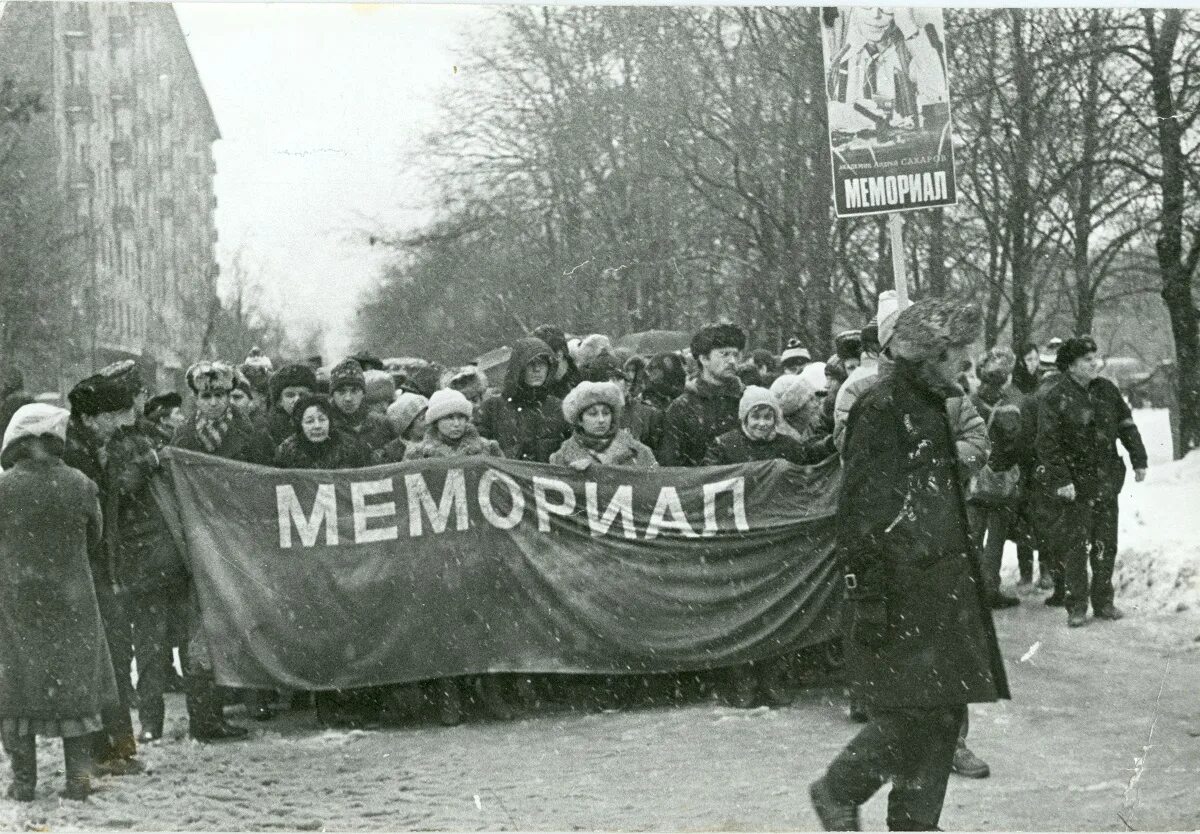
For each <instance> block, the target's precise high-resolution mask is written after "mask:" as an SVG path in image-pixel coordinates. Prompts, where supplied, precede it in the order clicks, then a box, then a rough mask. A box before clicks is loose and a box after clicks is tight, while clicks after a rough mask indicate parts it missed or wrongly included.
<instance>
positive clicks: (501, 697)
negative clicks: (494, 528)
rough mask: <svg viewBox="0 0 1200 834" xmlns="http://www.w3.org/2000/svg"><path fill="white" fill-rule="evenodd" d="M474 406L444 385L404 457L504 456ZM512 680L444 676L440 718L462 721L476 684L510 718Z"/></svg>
mask: <svg viewBox="0 0 1200 834" xmlns="http://www.w3.org/2000/svg"><path fill="white" fill-rule="evenodd" d="M474 413H475V406H474V405H472V403H471V401H470V400H468V399H467V398H466V396H464V395H463V393H462V392H461V391H456V390H454V389H453V388H443V389H442V390H440V391H435V392H434V394H433V396H432V397H430V398H429V407H428V409H427V410H426V413H425V436H424V437H423V438H422V439H421V440H420V441H419V442H417V443H413V444H410V445H409V447H408V451H407V452H406V453H405V455H404V460H405V461H412V460H433V459H439V460H444V459H458V458H465V457H490V458H502V457H504V453H503V452H501V451H500V444H498V443H497V442H496V441H495V440H488V439H487V438H484V437H481V436H480V434H479V430H478V429H477V428H475V425H474V423H473V422H472V420H471V418H472V417H473V416H474ZM511 682H512V676H509V675H483V676H480V677H478V678H475V679H469V678H443V679H442V680H439V681H436V682H435V684H436V687H435V690H436V691H435V697H436V700H437V709H438V719H439V720H440V721H441V723H442V724H444V725H445V726H447V727H453V726H455V725H457V724H460V723H462V719H463V693H464V690H465V689H467V688H477V689H478V691H479V695H480V698H481V700H482V703H483V705H484V708H485V709H486V710H487V712H488V714H490V715H491V716H492V717H493V718H496V719H499V720H500V721H510V720H512V719H513V718H514V717H515V712H514V710H513V707H512V705H511V704H510V703H509V701H508V698H507V697H506V696H505V693H504V690H505V688H506V686H508V685H509V684H510V683H511Z"/></svg>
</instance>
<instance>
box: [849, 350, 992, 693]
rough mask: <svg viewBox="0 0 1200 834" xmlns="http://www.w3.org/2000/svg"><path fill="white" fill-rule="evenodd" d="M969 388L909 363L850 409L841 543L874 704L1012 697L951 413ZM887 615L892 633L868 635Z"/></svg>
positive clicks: (853, 639) (860, 685)
mask: <svg viewBox="0 0 1200 834" xmlns="http://www.w3.org/2000/svg"><path fill="white" fill-rule="evenodd" d="M959 394H961V391H959V390H958V389H957V388H955V387H954V386H952V385H948V384H946V383H942V382H939V381H935V380H930V379H928V378H927V375H926V374H924V373H923V372H922V371H921V370H920V369H919V367H916V366H913V365H912V364H910V363H908V362H903V363H898V364H897V365H896V368H895V370H894V372H893V373H892V374H890V375H889V376H888V377H887V378H885V379H882V380H880V381H879V382H878V383H877V384H876V385H874V386H873V387H872V388H871V389H870V390H869V391H868V392H867V393H865V394H864V395H863V396H862V397H861V398H860V399H859V400H858V402H856V403H855V405H854V407H853V408H852V409H851V411H850V419H849V423H848V426H847V434H846V444H845V448H844V450H843V456H844V458H843V460H844V468H843V488H842V494H841V500H840V504H839V508H838V525H839V531H838V547H839V551H840V553H841V554H842V557H843V559H844V565H845V569H846V573H847V582H846V585H847V598H848V605H849V611H848V614H849V615H850V622H851V623H852V625H851V629H850V636H849V639H848V640H847V641H846V673H847V679H848V680H849V681H850V683H851V685H852V687H853V688H854V690H855V694H856V696H857V697H859V698H860V699H861V700H862V701H863V702H864V703H866V704H867V705H875V706H878V707H884V708H907V707H919V708H927V707H933V706H940V705H952V704H964V703H975V702H981V701H993V700H996V699H997V698H1006V697H1008V683H1007V679H1006V677H1005V673H1004V666H1003V662H1002V660H1001V657H1000V651H999V647H998V646H997V643H996V634H995V629H994V627H993V625H992V616H991V610H990V608H989V607H988V605H987V604H986V602H985V595H984V585H983V581H982V577H981V575H980V569H979V562H978V560H977V559H976V558H975V556H974V553H973V551H972V547H971V544H970V538H969V534H968V527H967V514H966V505H965V503H964V496H963V486H962V479H961V473H960V463H959V460H958V455H957V452H956V449H955V442H954V437H953V434H952V433H951V426H950V420H949V417H948V415H947V411H946V400H947V398H949V397H953V396H958V395H959ZM852 586H853V587H852ZM876 618H879V619H882V620H883V621H884V625H883V626H882V628H883V631H882V635H881V639H880V640H878V641H868V640H865V639H863V638H862V637H861V636H860V635H861V633H862V632H861V631H860V629H863V630H864V631H865V632H866V633H870V627H869V625H868V626H866V627H864V626H863V625H862V624H863V623H864V622H867V623H869V622H870V621H871V620H873V619H876Z"/></svg>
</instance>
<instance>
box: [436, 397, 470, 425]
mask: <svg viewBox="0 0 1200 834" xmlns="http://www.w3.org/2000/svg"><path fill="white" fill-rule="evenodd" d="M474 412H475V406H473V405H472V404H471V401H470V400H468V399H467V398H466V395H464V394H463V392H462V391H455V390H454V389H453V388H440V389H438V390H437V391H434V392H433V396H432V397H430V398H429V408H428V410H427V411H426V412H425V422H426V423H427V424H429V425H431V426H432V425H433V424H434V423H436V422H437V421H438V420H440V419H442V418H443V417H449V416H450V415H451V414H461V415H462V416H464V417H466V418H467V419H468V420H470V419H471V415H472V414H473V413H474Z"/></svg>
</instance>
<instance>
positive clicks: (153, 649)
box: [130, 593, 170, 736]
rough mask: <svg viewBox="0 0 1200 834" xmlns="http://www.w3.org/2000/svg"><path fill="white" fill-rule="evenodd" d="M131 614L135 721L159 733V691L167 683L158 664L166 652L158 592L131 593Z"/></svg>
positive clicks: (166, 613) (163, 610)
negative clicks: (134, 661) (135, 691)
mask: <svg viewBox="0 0 1200 834" xmlns="http://www.w3.org/2000/svg"><path fill="white" fill-rule="evenodd" d="M131 608H132V611H131V612H130V613H131V614H132V616H133V654H134V657H136V658H137V667H138V684H137V704H138V723H139V724H141V725H142V731H143V732H146V731H150V732H152V733H154V735H156V736H161V735H162V728H163V692H164V690H165V689H166V685H167V667H166V666H165V665H164V664H163V663H162V656H163V652H165V651H167V649H166V648H165V647H166V644H167V623H168V620H169V616H170V611H169V610H168V606H167V605H166V604H165V603H164V602H163V599H162V597H161V595H158V594H148V593H147V594H141V593H139V594H135V595H134V597H133V599H132V605H131Z"/></svg>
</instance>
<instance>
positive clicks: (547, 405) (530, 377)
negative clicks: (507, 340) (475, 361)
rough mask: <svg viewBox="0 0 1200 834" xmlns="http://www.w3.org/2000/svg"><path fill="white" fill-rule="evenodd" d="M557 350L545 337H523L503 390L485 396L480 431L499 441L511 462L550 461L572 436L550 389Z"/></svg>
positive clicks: (481, 410)
mask: <svg viewBox="0 0 1200 834" xmlns="http://www.w3.org/2000/svg"><path fill="white" fill-rule="evenodd" d="M555 362H556V359H555V354H554V352H553V351H552V350H551V349H550V346H549V345H547V344H546V343H545V342H543V341H542V340H541V339H535V338H526V339H518V340H517V341H516V342H515V343H514V344H513V346H512V356H511V358H510V359H509V360H508V369H507V371H506V372H505V374H504V388H503V389H502V390H501V391H500V393H498V394H493V395H491V396H489V397H488V398H487V399H485V400H484V402H483V406H482V408H480V412H479V433H480V434H481V435H483V436H484V437H486V438H488V439H489V440H495V441H496V442H497V443H499V444H500V449H501V450H502V451H503V452H504V456H505V457H506V458H509V459H510V460H528V461H534V462H536V463H546V462H547V461H549V460H550V455H552V454H553V453H554V452H555V451H556V450H557V449H558V447H559V446H561V445H562V442H563V441H564V440H566V439H567V437H569V436H570V427H569V426H568V425H567V424H566V422H564V421H563V416H562V401H561V400H560V399H559V398H558V397H556V396H555V395H554V394H553V393H551V390H550V381H551V380H550V377H551V374H552V373H553V368H554V367H555Z"/></svg>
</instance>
